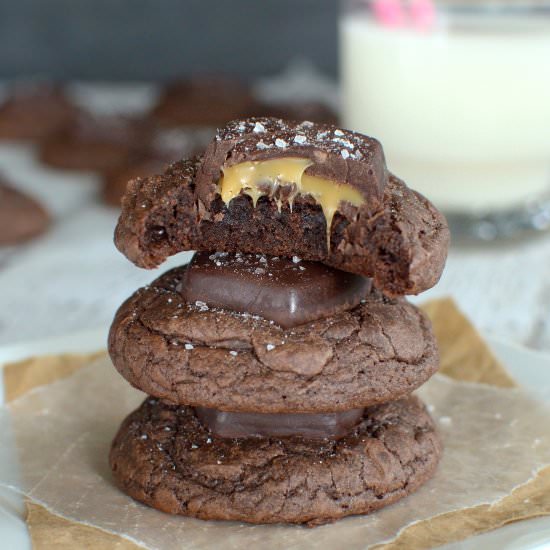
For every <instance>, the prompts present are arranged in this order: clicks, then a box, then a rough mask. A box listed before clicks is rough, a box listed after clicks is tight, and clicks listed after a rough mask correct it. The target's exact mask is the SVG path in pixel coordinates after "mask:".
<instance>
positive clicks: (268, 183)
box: [219, 157, 365, 246]
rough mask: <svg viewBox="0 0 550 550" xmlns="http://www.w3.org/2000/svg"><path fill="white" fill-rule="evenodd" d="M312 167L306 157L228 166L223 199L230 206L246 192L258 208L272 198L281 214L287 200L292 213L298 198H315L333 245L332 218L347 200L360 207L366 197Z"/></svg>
mask: <svg viewBox="0 0 550 550" xmlns="http://www.w3.org/2000/svg"><path fill="white" fill-rule="evenodd" d="M312 164H313V162H312V161H310V160H309V159H306V158H298V157H286V158H280V159H273V160H263V161H262V160H260V161H249V162H242V163H240V164H235V165H233V166H228V167H225V168H223V176H222V177H221V179H220V181H219V189H220V194H221V197H222V200H223V201H224V202H225V204H229V202H230V201H231V200H232V199H234V198H235V197H236V196H238V195H239V194H240V193H241V192H242V193H244V194H246V195H248V196H250V197H251V198H252V203H253V205H254V208H255V207H256V204H257V202H258V199H259V198H260V197H262V196H266V195H269V196H271V197H273V198H274V200H275V201H276V203H277V207H278V209H279V212H280V211H281V207H282V203H283V201H285V200H286V201H287V202H288V204H289V206H290V209H291V210H292V206H293V203H294V199H295V198H296V196H297V195H311V196H312V197H313V198H314V199H315V202H317V204H319V205H320V206H321V208H322V209H323V214H324V216H325V220H326V224H327V245H328V246H330V229H331V225H332V219H333V217H334V214H335V212H336V211H337V210H338V207H339V206H340V203H341V202H342V201H346V202H349V203H351V204H352V205H354V206H360V205H361V204H363V203H364V202H365V198H364V197H363V195H361V193H360V192H359V191H358V190H357V189H356V188H355V187H352V186H351V185H349V184H347V183H338V182H336V181H331V180H327V179H324V178H320V177H317V176H309V175H307V174H305V173H304V172H305V171H306V169H307V168H308V167H309V166H311V165H312Z"/></svg>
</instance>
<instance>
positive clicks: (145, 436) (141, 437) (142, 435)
mask: <svg viewBox="0 0 550 550" xmlns="http://www.w3.org/2000/svg"><path fill="white" fill-rule="evenodd" d="M139 438H140V439H143V441H145V440H146V439H149V438H148V437H147V434H141V435H140V436H139Z"/></svg>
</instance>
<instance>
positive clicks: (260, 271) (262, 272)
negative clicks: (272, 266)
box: [254, 267, 265, 275]
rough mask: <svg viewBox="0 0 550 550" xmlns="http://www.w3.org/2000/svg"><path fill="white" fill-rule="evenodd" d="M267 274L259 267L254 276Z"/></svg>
mask: <svg viewBox="0 0 550 550" xmlns="http://www.w3.org/2000/svg"><path fill="white" fill-rule="evenodd" d="M264 273H265V269H262V268H261V267H257V268H256V269H255V270H254V275H263V274H264Z"/></svg>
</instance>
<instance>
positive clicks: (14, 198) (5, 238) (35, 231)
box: [0, 181, 50, 246]
mask: <svg viewBox="0 0 550 550" xmlns="http://www.w3.org/2000/svg"><path fill="white" fill-rule="evenodd" d="M49 224H50V216H49V215H48V213H47V212H46V210H45V209H44V208H43V207H42V205H41V204H40V203H39V202H38V201H36V200H35V199H33V198H31V197H29V196H28V195H26V194H24V193H22V192H21V191H18V190H17V189H14V188H13V187H11V186H10V185H8V184H6V183H5V182H4V181H0V246H7V245H13V244H18V243H21V242H24V241H27V240H29V239H32V238H33V237H37V236H38V235H41V234H42V233H44V231H46V229H47V228H48V226H49Z"/></svg>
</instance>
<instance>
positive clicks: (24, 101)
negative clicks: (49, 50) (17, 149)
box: [0, 82, 79, 142]
mask: <svg viewBox="0 0 550 550" xmlns="http://www.w3.org/2000/svg"><path fill="white" fill-rule="evenodd" d="M78 113H79V109H78V108H77V107H76V106H75V105H73V104H72V103H71V101H70V100H69V99H68V98H67V96H66V95H65V93H64V92H63V89H62V88H61V87H60V86H56V85H53V84H48V83H32V82H30V83H26V82H23V83H16V84H12V85H10V86H8V88H7V90H6V94H5V96H4V99H3V100H1V99H0V140H14V141H37V142H40V141H42V140H44V139H46V138H48V137H49V136H51V135H53V134H55V133H57V132H59V131H61V130H63V129H64V128H65V127H66V126H68V125H70V124H71V123H72V122H73V121H74V120H75V119H76V118H77V116H78Z"/></svg>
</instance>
